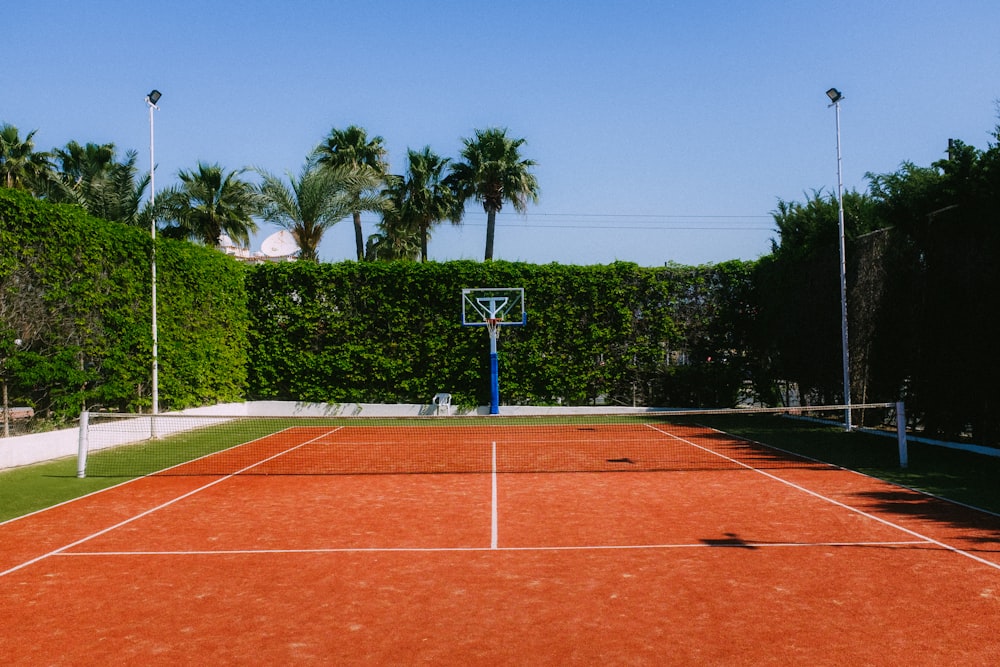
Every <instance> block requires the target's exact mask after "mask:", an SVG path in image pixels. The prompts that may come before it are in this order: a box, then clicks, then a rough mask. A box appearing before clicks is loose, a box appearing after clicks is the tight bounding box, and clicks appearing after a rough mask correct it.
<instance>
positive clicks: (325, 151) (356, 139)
mask: <svg viewBox="0 0 1000 667" xmlns="http://www.w3.org/2000/svg"><path fill="white" fill-rule="evenodd" d="M386 155H387V151H386V149H385V146H384V145H383V140H382V137H379V136H374V137H372V138H371V139H369V138H368V133H367V132H366V131H365V129H364V128H362V127H358V126H357V125H351V126H349V127H348V128H347V129H345V130H338V129H337V128H333V129H332V130H330V134H329V135H328V136H327V138H326V139H324V140H323V143H321V144H320V145H319V146H317V147H316V149H315V151H314V152H313V158H314V159H315V160H316V161H317V162H318V163H319V164H320V165H322V166H323V167H324V168H333V169H345V168H353V169H358V170H369V171H370V172H371V173H372V175H374V176H375V178H377V179H379V180H380V181H381V179H383V178H385V173H386V170H387V169H388V164H387V163H386V159H385V158H386ZM376 190H377V188H376ZM373 194H374V191H373V190H359V191H357V192H355V198H356V202H355V204H354V205H353V206H352V207H351V213H352V214H353V216H354V243H355V250H356V251H357V256H358V261H359V262H360V261H361V260H363V259H364V257H365V245H364V235H363V233H362V231H361V212H362V211H372V210H374V211H378V210H379V209H378V208H375V209H371V208H365V207H364V206H362V200H363V199H365V198H367V199H368V200H369V201H377V198H373V197H372V195H373Z"/></svg>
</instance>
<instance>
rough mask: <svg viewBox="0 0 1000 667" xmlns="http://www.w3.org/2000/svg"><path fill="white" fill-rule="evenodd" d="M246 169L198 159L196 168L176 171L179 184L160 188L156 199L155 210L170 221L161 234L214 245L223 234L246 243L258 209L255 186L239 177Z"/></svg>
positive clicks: (254, 227) (255, 228)
mask: <svg viewBox="0 0 1000 667" xmlns="http://www.w3.org/2000/svg"><path fill="white" fill-rule="evenodd" d="M246 171H247V170H246V169H237V170H235V171H230V172H225V171H224V170H223V169H222V167H220V166H219V165H218V164H212V165H208V164H205V163H203V162H199V163H198V167H197V170H196V171H184V170H183V169H182V170H181V171H179V172H177V177H178V178H179V179H180V180H181V184H180V186H174V187H172V188H169V189H167V190H165V191H164V192H163V194H162V195H161V197H160V199H159V200H158V201H157V202H156V204H157V214H158V215H159V216H160V217H161V218H162V219H164V220H166V221H170V222H173V223H174V224H173V225H168V226H167V227H165V228H164V229H163V234H164V236H168V237H173V238H191V239H194V240H196V241H201V242H202V243H204V244H205V245H209V246H215V245H218V243H219V237H220V236H222V235H223V234H226V235H227V236H229V238H231V239H232V240H233V241H235V242H236V243H238V244H240V245H242V246H243V247H247V246H249V245H250V235H251V234H252V233H254V232H256V231H257V223H256V222H254V220H253V216H254V215H257V214H258V213H259V212H260V210H261V198H260V194H259V192H258V191H257V189H256V188H255V187H254V186H253V185H252V184H251V183H248V182H247V181H244V180H242V179H241V178H240V176H242V175H243V174H244V173H246Z"/></svg>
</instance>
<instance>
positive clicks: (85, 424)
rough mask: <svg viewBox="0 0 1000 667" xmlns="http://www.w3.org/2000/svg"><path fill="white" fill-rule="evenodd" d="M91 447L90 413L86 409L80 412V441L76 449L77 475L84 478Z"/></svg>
mask: <svg viewBox="0 0 1000 667" xmlns="http://www.w3.org/2000/svg"><path fill="white" fill-rule="evenodd" d="M89 447H90V413H89V412H87V411H86V410H84V411H83V412H81V413H80V442H79V444H78V445H77V450H76V476H77V477H78V478H79V479H83V478H84V477H86V476H87V450H88V449H89Z"/></svg>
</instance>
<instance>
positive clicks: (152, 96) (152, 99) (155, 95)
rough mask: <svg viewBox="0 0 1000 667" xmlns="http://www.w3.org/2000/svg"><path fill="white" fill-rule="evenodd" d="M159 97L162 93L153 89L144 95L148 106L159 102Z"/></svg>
mask: <svg viewBox="0 0 1000 667" xmlns="http://www.w3.org/2000/svg"><path fill="white" fill-rule="evenodd" d="M161 97H163V93H161V92H160V91H158V90H156V89H155V88H154V89H153V90H151V91H149V95H146V101H147V102H149V103H150V104H153V105H155V104H156V103H157V102H159V101H160V98H161Z"/></svg>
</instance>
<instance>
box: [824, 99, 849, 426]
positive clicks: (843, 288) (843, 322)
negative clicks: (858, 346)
mask: <svg viewBox="0 0 1000 667" xmlns="http://www.w3.org/2000/svg"><path fill="white" fill-rule="evenodd" d="M826 96H827V97H829V98H830V106H832V107H834V108H835V109H836V112H837V114H836V115H837V222H838V236H839V237H840V344H841V348H842V355H843V365H844V405H845V406H847V407H846V409H845V410H844V428H846V429H847V430H848V431H849V430H851V366H850V358H849V355H848V344H847V252H846V248H845V242H844V237H845V232H844V171H843V167H842V164H841V159H840V101H841V100H842V99H844V96H843V94H841V92H840V91H839V90H837V89H836V88H831V89H829V90H828V91H826Z"/></svg>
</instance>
